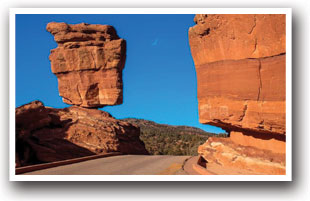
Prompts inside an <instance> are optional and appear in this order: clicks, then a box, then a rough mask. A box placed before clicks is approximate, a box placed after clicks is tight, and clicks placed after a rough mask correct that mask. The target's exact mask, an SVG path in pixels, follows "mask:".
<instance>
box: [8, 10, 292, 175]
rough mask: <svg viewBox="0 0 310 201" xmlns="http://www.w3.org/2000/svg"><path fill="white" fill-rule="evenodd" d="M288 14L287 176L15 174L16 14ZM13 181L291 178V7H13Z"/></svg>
mask: <svg viewBox="0 0 310 201" xmlns="http://www.w3.org/2000/svg"><path fill="white" fill-rule="evenodd" d="M202 13H205V14H285V15H286V175H16V174H15V108H16V103H15V100H16V99H15V95H16V94H15V67H16V66H15V59H16V52H15V41H16V40H15V16H16V14H202ZM9 32H10V33H9V68H10V69H9V128H10V132H9V145H10V146H9V174H10V175H9V178H10V181H292V9H291V8H10V24H9Z"/></svg>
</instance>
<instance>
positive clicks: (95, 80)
mask: <svg viewBox="0 0 310 201" xmlns="http://www.w3.org/2000/svg"><path fill="white" fill-rule="evenodd" d="M46 29H47V31H49V32H50V33H51V34H53V35H54V39H55V41H56V42H57V44H58V47H57V48H56V49H53V50H51V54H50V57H49V59H50V61H51V67H52V72H53V73H54V74H55V75H56V76H57V78H58V89H59V94H60V96H62V97H63V101H64V102H65V103H67V104H70V105H78V106H82V107H88V108H98V107H104V106H105V105H118V104H121V103H122V101H123V93H122V88H123V85H122V70H123V68H124V65H125V59H126V42H125V40H124V39H120V38H119V37H118V35H117V34H116V31H115V29H114V28H113V27H112V26H109V25H91V24H85V23H81V24H76V25H69V24H66V23H56V22H51V23H49V24H48V25H47V27H46Z"/></svg>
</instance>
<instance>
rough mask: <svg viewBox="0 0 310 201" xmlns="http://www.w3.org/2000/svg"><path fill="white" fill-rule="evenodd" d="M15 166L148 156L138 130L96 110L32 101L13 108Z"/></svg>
mask: <svg viewBox="0 0 310 201" xmlns="http://www.w3.org/2000/svg"><path fill="white" fill-rule="evenodd" d="M15 114H16V164H17V166H25V165H32V164H37V163H46V162H54V161H60V160H66V159H72V158H76V157H83V156H90V155H95V154H102V153H110V152H121V153H123V154H148V152H147V151H146V149H145V146H144V143H143V142H142V141H141V140H140V138H139V136H140V128H139V127H137V126H135V125H133V124H130V123H128V122H125V121H121V120H117V119H114V118H113V117H112V116H111V115H110V114H109V113H107V112H104V111H100V110H97V109H88V108H82V107H78V106H72V107H69V108H64V109H55V108H49V107H45V106H44V105H43V103H42V102H40V101H34V102H31V103H29V104H26V105H23V106H20V107H18V108H16V112H15Z"/></svg>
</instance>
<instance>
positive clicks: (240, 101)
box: [189, 14, 286, 174]
mask: <svg viewBox="0 0 310 201" xmlns="http://www.w3.org/2000/svg"><path fill="white" fill-rule="evenodd" d="M194 21H195V22H196V24H197V25H195V26H194V27H191V28H190V29H189V42H190V47H191V53H192V56H193V59H194V63H195V67H196V72H197V83H198V84H197V87H198V103H199V120H200V122H201V123H203V124H210V125H215V126H219V127H221V128H223V129H225V130H226V131H228V132H230V136H231V141H232V142H233V143H236V144H237V145H238V144H239V145H240V146H250V147H255V148H258V149H261V150H267V151H271V152H272V153H280V154H281V153H282V154H285V134H286V128H285V118H286V112H285V97H286V95H285V90H286V87H285V69H286V68H285V53H286V42H285V37H286V34H285V28H286V23H285V15H265V14H264V15H259V14H258V15H254V14H253V15H240V14H239V15H202V14H200V15H196V16H195V19H194ZM210 140H212V139H210ZM203 146H204V147H205V148H200V150H205V151H206V152H207V150H208V149H206V147H209V148H210V151H211V150H213V151H212V153H217V151H219V150H215V151H214V149H212V148H211V147H210V143H209V142H207V143H206V144H205V145H203ZM224 146H227V147H226V148H227V149H230V148H231V149H232V150H233V149H234V147H236V146H233V147H230V146H231V143H226V144H225V145H224ZM229 147H230V148H229ZM200 154H202V155H204V156H205V157H207V155H208V156H210V154H207V153H203V152H202V151H200ZM240 154H241V153H240ZM267 155H268V154H267ZM210 158H212V157H210ZM210 158H209V160H212V159H210ZM213 158H215V157H213ZM206 159H207V160H208V158H206ZM258 160H261V159H258ZM283 163H284V162H283V161H282V163H281V164H282V165H283ZM225 164H226V165H235V164H236V163H235V162H234V160H233V158H231V161H230V162H229V163H225ZM257 164H258V163H257ZM258 166H259V165H258ZM260 170H261V168H257V172H260ZM274 172H277V173H280V172H281V171H270V172H269V173H271V174H273V173H274ZM264 173H267V172H264ZM281 173H283V172H281Z"/></svg>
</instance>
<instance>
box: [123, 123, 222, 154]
mask: <svg viewBox="0 0 310 201" xmlns="http://www.w3.org/2000/svg"><path fill="white" fill-rule="evenodd" d="M123 120H124V121H127V122H130V123H133V124H136V125H137V126H139V127H140V129H141V135H140V139H141V140H142V141H143V142H144V144H145V147H146V149H147V151H148V152H149V153H150V154H153V155H197V149H198V146H199V145H201V144H203V143H204V142H205V141H206V140H207V139H208V137H211V136H219V137H226V136H227V135H226V134H215V133H208V132H205V131H204V130H201V129H199V128H195V127H190V126H171V125H167V124H158V123H155V122H153V121H148V120H144V119H134V118H127V119H123Z"/></svg>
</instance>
